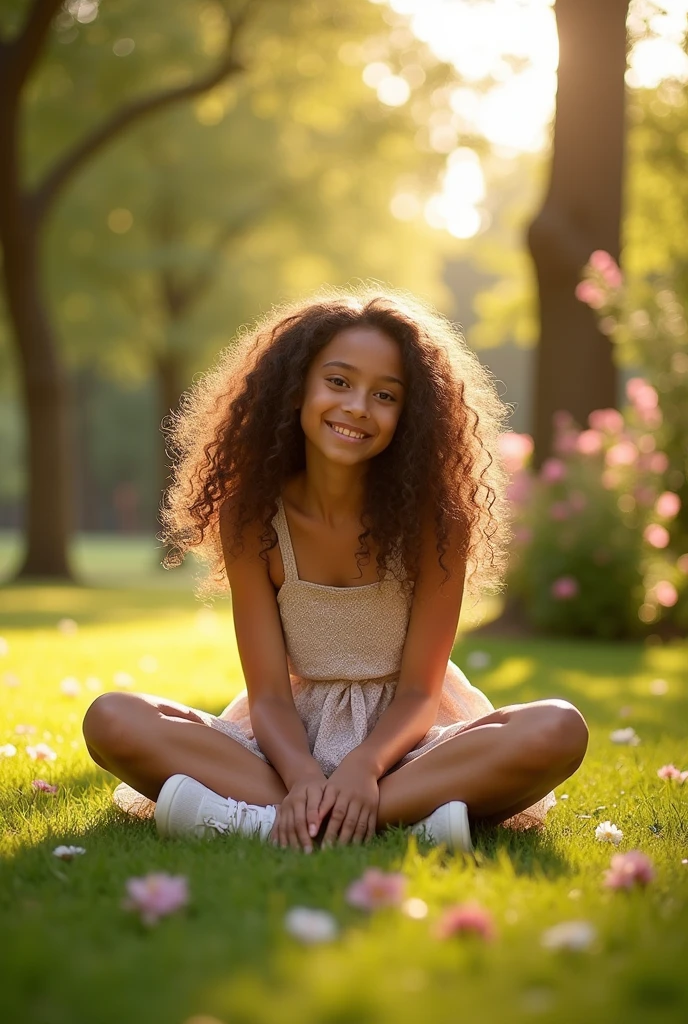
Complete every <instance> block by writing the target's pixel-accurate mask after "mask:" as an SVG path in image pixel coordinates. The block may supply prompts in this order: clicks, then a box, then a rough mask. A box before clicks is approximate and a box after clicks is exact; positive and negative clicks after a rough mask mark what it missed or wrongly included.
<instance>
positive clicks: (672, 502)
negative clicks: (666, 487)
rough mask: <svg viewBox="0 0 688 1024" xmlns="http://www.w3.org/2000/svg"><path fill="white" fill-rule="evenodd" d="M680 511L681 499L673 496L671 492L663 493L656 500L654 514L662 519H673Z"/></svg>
mask: <svg viewBox="0 0 688 1024" xmlns="http://www.w3.org/2000/svg"><path fill="white" fill-rule="evenodd" d="M680 510H681V499H680V498H679V496H678V494H674V492H673V491H664V493H663V494H660V496H659V497H658V498H657V504H656V505H655V512H656V513H657V515H658V516H661V517H662V519H673V518H674V516H677V515H678V513H679V512H680Z"/></svg>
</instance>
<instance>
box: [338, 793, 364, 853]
mask: <svg viewBox="0 0 688 1024" xmlns="http://www.w3.org/2000/svg"><path fill="white" fill-rule="evenodd" d="M360 817H361V805H360V803H358V801H352V802H351V803H350V804H349V806H348V807H347V809H346V814H345V816H344V823H343V824H342V827H341V828H340V830H339V845H340V846H345V845H346V844H347V843H350V842H351V838H352V836H353V834H354V832H355V831H356V826H357V825H358V819H359V818H360Z"/></svg>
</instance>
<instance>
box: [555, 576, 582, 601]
mask: <svg viewBox="0 0 688 1024" xmlns="http://www.w3.org/2000/svg"><path fill="white" fill-rule="evenodd" d="M579 589H580V588H579V586H578V580H576V579H574V577H573V576H560V577H559V579H557V580H555V581H554V583H553V584H552V586H551V588H550V592H551V594H552V597H554V598H555V599H556V600H557V601H569V600H570V599H571V598H572V597H576V595H577V594H578V591H579Z"/></svg>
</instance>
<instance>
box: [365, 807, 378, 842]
mask: <svg viewBox="0 0 688 1024" xmlns="http://www.w3.org/2000/svg"><path fill="white" fill-rule="evenodd" d="M376 832H377V812H376V811H373V813H372V814H371V815H370V817H369V818H368V829H367V831H366V837H365V840H364V841H365V842H366V843H367V842H370V840H371V839H373V837H374V836H375V833H376Z"/></svg>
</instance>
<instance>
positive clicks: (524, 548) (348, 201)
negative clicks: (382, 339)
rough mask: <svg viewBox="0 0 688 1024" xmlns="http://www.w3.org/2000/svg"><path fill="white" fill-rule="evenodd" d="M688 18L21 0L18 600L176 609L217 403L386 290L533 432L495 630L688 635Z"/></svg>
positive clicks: (680, 8)
mask: <svg viewBox="0 0 688 1024" xmlns="http://www.w3.org/2000/svg"><path fill="white" fill-rule="evenodd" d="M687 14H688V0H662V2H659V0H657V2H655V0H631V2H630V3H629V2H628V0H605V3H603V4H602V3H599V2H594V0H556V3H554V2H551V0H386V2H372V0H347V2H346V3H343V2H338V0H290V2H289V3H284V2H279V0H195V2H191V3H189V2H183V3H182V2H181V0H165V2H164V3H163V2H161V0H149V2H148V3H146V4H143V3H141V2H140V0H120V2H118V3H116V4H114V3H106V2H102V3H99V2H98V0H66V2H64V3H59V2H56V0H34V2H32V3H30V2H27V0H3V3H2V7H1V10H0V33H1V34H2V38H3V39H4V40H5V41H6V43H7V48H6V50H5V57H4V62H3V65H2V68H1V69H0V148H1V149H2V152H3V158H2V165H1V167H0V232H1V235H2V248H3V277H4V289H3V300H2V302H3V304H2V307H1V308H0V398H1V411H0V574H1V575H2V577H3V578H4V579H6V580H8V581H9V580H11V579H13V578H15V577H16V576H17V575H19V576H20V577H21V578H23V579H34V578H35V579H44V580H45V579H48V580H55V581H59V580H65V579H69V578H70V577H71V578H75V577H76V578H79V579H80V580H82V581H86V582H89V581H90V582H93V581H95V580H104V579H107V580H109V581H117V580H119V581H122V582H125V581H126V582H127V583H128V584H129V583H132V582H138V581H140V582H143V581H145V580H148V581H150V580H151V579H153V580H158V581H159V580H160V579H161V578H162V576H163V570H162V569H161V568H160V566H159V563H160V558H161V551H160V547H159V544H158V543H157V541H156V539H155V534H156V532H157V529H158V525H157V509H158V506H159V502H160V495H161V491H162V489H163V487H164V484H165V481H166V478H167V474H168V463H167V459H166V455H165V450H164V438H163V434H162V432H161V429H160V426H161V423H162V421H163V420H164V418H165V416H167V415H168V414H169V412H170V410H173V409H174V408H176V406H177V404H178V402H179V398H180V395H181V394H182V393H183V391H184V389H185V388H187V387H188V386H189V384H190V382H191V381H192V380H193V377H194V374H196V373H198V372H200V371H202V370H203V369H204V368H206V367H207V366H208V365H209V364H210V363H211V362H212V361H213V360H214V358H215V356H216V354H217V352H218V351H219V350H220V349H221V348H222V347H223V346H225V345H227V344H229V343H231V339H232V338H233V336H234V335H235V334H236V332H237V331H238V330H239V329H240V328H241V326H242V325H244V324H247V323H251V322H252V321H253V320H254V319H255V318H256V317H258V316H260V314H261V313H263V312H265V311H266V310H267V309H269V308H270V307H271V306H272V305H273V304H275V303H277V302H280V301H282V300H288V299H292V298H295V297H302V296H305V295H307V294H308V293H309V292H312V291H314V290H317V289H319V288H321V287H322V286H323V284H333V285H347V284H349V283H352V282H356V281H359V280H361V279H363V280H371V279H372V280H377V281H380V282H381V283H384V284H389V285H391V286H393V287H395V288H401V289H407V290H409V291H411V292H413V293H415V294H417V295H419V296H420V297H422V298H424V299H427V300H429V301H430V302H432V303H434V304H436V305H437V306H438V307H439V308H440V309H441V310H442V311H443V312H444V313H445V314H446V315H447V316H449V317H450V318H451V319H452V320H454V321H457V322H458V323H460V324H461V325H462V327H463V330H464V332H465V335H466V337H467V339H468V342H469V344H470V345H471V346H472V347H473V348H474V349H475V350H476V351H477V353H478V355H479V357H480V359H481V360H483V361H484V362H485V363H486V364H487V365H488V366H489V367H490V369H491V370H492V371H493V373H494V375H495V377H496V378H497V379H498V380H499V381H500V391H501V393H502V394H503V397H504V399H505V401H507V402H509V403H511V404H512V406H513V413H512V417H511V422H510V426H511V433H510V434H509V435H507V437H506V438H505V441H504V444H505V455H506V457H507V460H508V463H509V466H510V469H511V470H512V472H513V483H512V488H511V497H512V502H513V507H514V513H515V518H514V527H515V539H514V545H513V558H512V562H511V570H510V579H509V589H508V591H507V595H508V596H507V598H506V599H505V600H502V602H501V604H500V606H499V608H498V612H499V614H500V616H501V617H500V623H501V628H502V629H507V628H508V629H515V630H524V629H525V630H532V629H537V630H544V631H549V632H554V633H573V634H585V635H593V636H603V637H610V638H611V637H614V638H631V637H638V636H642V637H644V638H646V639H649V640H650V641H651V642H661V641H662V640H663V639H665V638H666V637H672V636H675V635H676V634H685V632H686V627H687V625H688V590H687V584H688V514H687V512H686V510H687V508H688V490H687V484H686V479H687V477H688V469H687V465H686V459H687V455H686V451H687V447H688V446H687V441H688V335H687V332H686V323H685V303H686V299H687V297H688V233H687V232H686V219H687V218H688V178H687V176H686V173H685V166H686V157H687V156H688V85H687V82H688V56H687V52H686V28H687ZM619 265H620V266H621V268H622V269H621V270H619ZM176 579H177V580H178V581H179V582H180V583H181V584H182V585H183V586H187V584H188V582H189V581H188V573H185V572H184V571H183V570H182V571H181V572H180V573H178V574H177V576H176ZM494 614H497V612H494Z"/></svg>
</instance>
